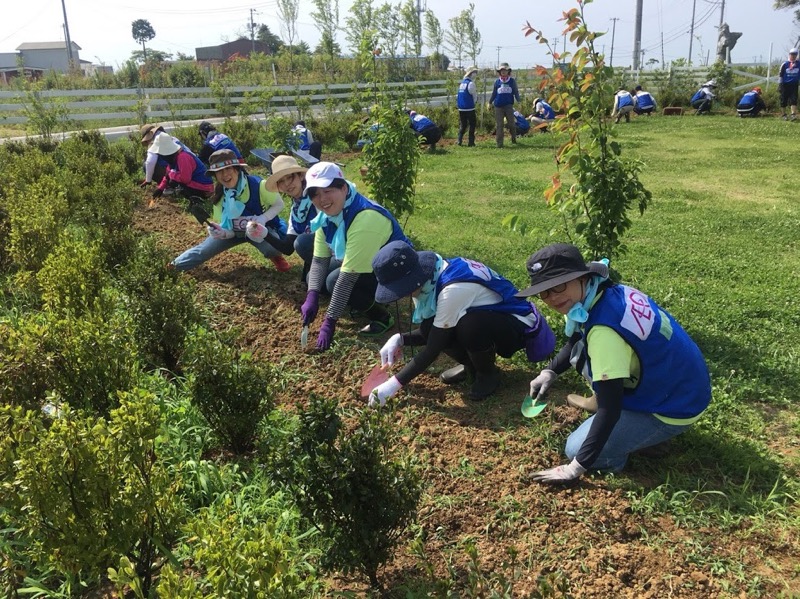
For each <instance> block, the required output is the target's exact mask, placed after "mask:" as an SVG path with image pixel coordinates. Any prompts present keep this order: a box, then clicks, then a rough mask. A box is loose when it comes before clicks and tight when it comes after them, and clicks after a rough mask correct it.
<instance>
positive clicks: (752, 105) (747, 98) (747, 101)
mask: <svg viewBox="0 0 800 599" xmlns="http://www.w3.org/2000/svg"><path fill="white" fill-rule="evenodd" d="M766 109H767V105H766V104H765V103H764V98H762V97H761V88H760V87H754V88H753V89H752V90H750V91H749V92H747V93H746V94H744V95H743V96H742V99H741V100H739V103H738V104H737V105H736V112H738V113H739V116H740V117H741V118H747V117H757V116H758V115H759V114H760V113H761V111H762V110H766Z"/></svg>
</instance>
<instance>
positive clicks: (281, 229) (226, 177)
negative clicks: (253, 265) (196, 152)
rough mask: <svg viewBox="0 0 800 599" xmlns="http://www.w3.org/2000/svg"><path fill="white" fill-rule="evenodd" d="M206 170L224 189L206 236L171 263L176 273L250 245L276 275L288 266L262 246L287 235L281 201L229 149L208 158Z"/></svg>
mask: <svg viewBox="0 0 800 599" xmlns="http://www.w3.org/2000/svg"><path fill="white" fill-rule="evenodd" d="M209 163H210V165H209V167H208V170H209V171H210V172H212V173H213V174H214V177H215V178H216V180H217V182H218V183H219V184H220V185H221V186H222V188H223V194H222V197H221V198H220V199H219V200H218V201H216V202H215V203H214V212H213V214H212V216H211V218H212V219H213V220H211V221H209V223H208V237H207V238H206V239H205V240H203V241H202V242H200V243H199V244H197V245H196V246H194V247H193V248H190V249H188V250H186V251H185V252H183V253H182V254H181V255H180V256H178V257H177V258H175V260H173V261H172V265H173V266H174V267H175V268H176V269H178V270H189V269H191V268H194V267H195V266H198V265H200V264H202V263H203V262H205V261H206V260H210V259H211V258H213V257H214V256H216V255H217V254H220V253H222V252H224V251H226V250H229V249H231V248H234V247H236V246H237V245H240V244H242V243H249V244H250V245H252V246H253V247H255V248H256V249H257V250H258V251H259V252H261V254H262V255H263V256H264V257H265V258H268V259H269V260H270V261H272V263H273V264H274V265H275V268H276V269H277V270H278V271H279V272H287V271H289V270H290V269H291V266H290V265H289V263H288V262H287V261H286V259H285V258H284V257H283V256H282V255H281V253H280V251H278V250H277V249H276V248H275V247H273V246H272V245H270V244H269V243H265V241H264V240H265V239H266V238H268V237H275V238H278V239H280V238H282V237H283V236H284V235H286V223H285V222H284V221H283V219H281V218H280V217H279V216H278V215H279V214H280V212H281V210H283V200H281V196H280V195H279V194H277V193H271V192H269V191H267V187H266V185H265V182H264V181H263V180H262V179H261V177H256V176H254V175H249V174H248V173H247V170H246V169H245V167H246V166H247V164H246V163H245V162H243V161H241V160H239V159H238V158H237V157H236V154H234V153H233V152H232V151H231V150H217V151H216V152H214V153H213V154H211V156H210V157H209Z"/></svg>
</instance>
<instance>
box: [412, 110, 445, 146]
mask: <svg viewBox="0 0 800 599" xmlns="http://www.w3.org/2000/svg"><path fill="white" fill-rule="evenodd" d="M407 112H408V118H409V119H410V120H411V128H412V129H413V130H414V132H415V133H416V134H417V137H418V138H420V139H421V140H422V141H423V143H426V144H428V149H430V150H431V151H433V150H435V149H436V142H438V141H439V140H440V139H442V130H441V129H440V128H439V126H438V125H437V124H436V123H434V122H433V121H432V120H430V119H429V118H428V117H426V116H425V115H424V114H419V113H418V112H415V111H414V110H408V111H407Z"/></svg>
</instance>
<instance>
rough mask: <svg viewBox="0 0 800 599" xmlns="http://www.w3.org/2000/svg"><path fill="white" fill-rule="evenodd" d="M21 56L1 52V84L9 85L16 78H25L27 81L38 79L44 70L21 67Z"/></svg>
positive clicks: (14, 53)
mask: <svg viewBox="0 0 800 599" xmlns="http://www.w3.org/2000/svg"><path fill="white" fill-rule="evenodd" d="M19 59H20V56H19V54H17V53H16V52H0V82H2V84H3V85H8V84H9V82H10V81H11V80H12V79H14V78H15V77H19V76H24V77H25V78H26V79H38V78H39V77H41V76H42V75H43V74H44V70H42V69H35V68H31V67H27V66H26V67H22V68H20V66H19Z"/></svg>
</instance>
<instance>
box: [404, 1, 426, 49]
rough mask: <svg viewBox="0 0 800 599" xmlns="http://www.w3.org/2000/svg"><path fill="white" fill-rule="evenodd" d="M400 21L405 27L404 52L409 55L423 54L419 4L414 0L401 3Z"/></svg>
mask: <svg viewBox="0 0 800 599" xmlns="http://www.w3.org/2000/svg"><path fill="white" fill-rule="evenodd" d="M399 12H400V22H401V27H402V29H403V53H404V54H405V55H406V56H408V55H409V54H413V55H414V56H419V55H420V54H422V26H421V24H420V22H419V16H418V13H417V5H416V3H415V2H414V0H406V1H405V2H404V3H403V4H401V5H400V11H399Z"/></svg>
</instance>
